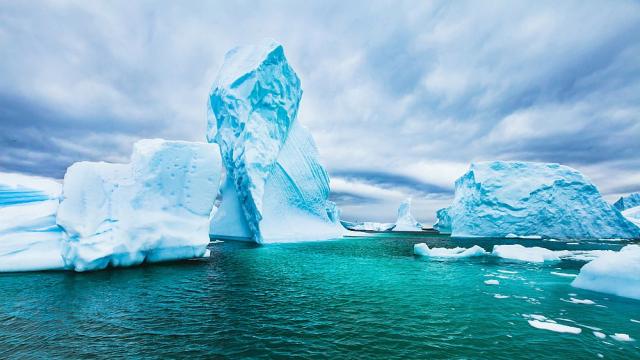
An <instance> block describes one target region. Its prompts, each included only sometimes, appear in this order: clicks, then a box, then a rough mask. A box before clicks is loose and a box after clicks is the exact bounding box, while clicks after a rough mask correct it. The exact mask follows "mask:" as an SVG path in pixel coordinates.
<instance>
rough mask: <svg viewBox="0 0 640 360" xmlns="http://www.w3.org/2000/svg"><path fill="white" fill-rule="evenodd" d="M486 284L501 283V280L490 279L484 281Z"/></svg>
mask: <svg viewBox="0 0 640 360" xmlns="http://www.w3.org/2000/svg"><path fill="white" fill-rule="evenodd" d="M484 283H485V285H500V281H498V280H495V279H489V280H485V281H484Z"/></svg>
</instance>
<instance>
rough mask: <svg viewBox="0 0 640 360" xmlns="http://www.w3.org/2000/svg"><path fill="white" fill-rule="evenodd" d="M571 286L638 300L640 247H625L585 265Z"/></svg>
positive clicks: (639, 293) (639, 291) (639, 297)
mask: <svg viewBox="0 0 640 360" xmlns="http://www.w3.org/2000/svg"><path fill="white" fill-rule="evenodd" d="M571 285H572V286H575V287H577V288H581V289H587V290H592V291H599V292H603V293H607V294H614V295H618V296H624V297H628V298H632V299H638V300H640V245H627V246H625V247H624V248H622V250H620V251H619V252H613V253H609V254H604V255H602V256H600V257H598V258H597V259H595V260H593V261H591V262H589V263H587V264H586V265H585V266H583V267H582V269H580V274H579V275H578V277H577V278H576V279H575V280H574V281H573V282H572V283H571Z"/></svg>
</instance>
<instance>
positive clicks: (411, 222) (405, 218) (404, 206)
mask: <svg viewBox="0 0 640 360" xmlns="http://www.w3.org/2000/svg"><path fill="white" fill-rule="evenodd" d="M393 231H422V225H421V224H420V223H419V222H417V221H416V219H415V218H414V217H413V215H411V198H408V199H406V200H404V201H403V202H402V203H400V207H398V219H397V220H396V223H395V226H394V227H393Z"/></svg>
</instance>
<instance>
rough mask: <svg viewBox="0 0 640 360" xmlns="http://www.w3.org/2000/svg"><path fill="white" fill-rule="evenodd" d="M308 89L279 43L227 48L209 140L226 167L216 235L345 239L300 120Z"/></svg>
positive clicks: (265, 240)
mask: <svg viewBox="0 0 640 360" xmlns="http://www.w3.org/2000/svg"><path fill="white" fill-rule="evenodd" d="M301 97H302V88H301V86H300V80H299V79H298V76H297V75H296V73H295V72H294V70H293V69H292V68H291V66H290V65H289V63H288V62H287V59H286V57H285V54H284V50H283V48H282V46H281V45H279V44H278V43H276V42H274V41H271V40H265V41H263V42H261V43H260V44H258V45H256V46H244V47H239V48H235V49H233V50H231V51H229V52H228V53H227V55H226V57H225V60H224V64H223V65H222V68H221V69H220V72H219V74H218V77H217V79H216V80H215V83H214V86H213V89H212V91H211V93H210V95H209V107H210V110H211V114H210V116H209V117H208V126H207V138H208V140H209V142H214V143H216V144H218V145H219V146H220V154H221V157H222V162H223V164H224V168H225V172H226V173H225V176H224V181H223V184H222V186H221V191H220V193H221V199H222V200H221V203H220V206H219V208H218V210H217V211H216V213H215V215H214V216H213V218H212V220H211V227H210V234H211V236H212V237H215V238H231V239H238V240H248V241H255V242H257V243H272V242H288V241H303V240H324V239H332V238H340V237H342V232H343V230H342V228H341V226H340V224H339V222H337V221H335V220H334V219H332V217H333V215H334V214H333V213H332V211H333V210H332V209H333V208H332V206H331V204H329V203H328V197H329V176H328V174H327V172H326V171H325V169H324V168H323V167H322V165H321V164H320V162H319V155H318V151H317V149H316V146H315V143H314V141H313V138H312V137H311V134H310V133H309V131H308V130H307V129H306V128H305V127H304V126H302V125H301V124H300V121H298V119H297V113H298V105H299V103H300V99H301Z"/></svg>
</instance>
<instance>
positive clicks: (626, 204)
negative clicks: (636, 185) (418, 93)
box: [613, 193, 640, 211]
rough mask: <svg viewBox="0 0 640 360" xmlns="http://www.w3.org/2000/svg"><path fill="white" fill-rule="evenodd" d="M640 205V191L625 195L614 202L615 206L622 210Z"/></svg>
mask: <svg viewBox="0 0 640 360" xmlns="http://www.w3.org/2000/svg"><path fill="white" fill-rule="evenodd" d="M636 206H640V193H633V194H629V195H628V196H623V197H621V198H620V199H618V201H616V202H615V203H613V207H615V208H616V209H618V210H620V211H624V210H627V209H631V208H632V207H636Z"/></svg>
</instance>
